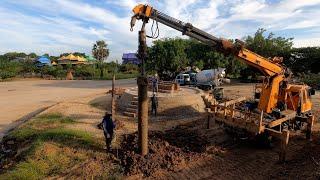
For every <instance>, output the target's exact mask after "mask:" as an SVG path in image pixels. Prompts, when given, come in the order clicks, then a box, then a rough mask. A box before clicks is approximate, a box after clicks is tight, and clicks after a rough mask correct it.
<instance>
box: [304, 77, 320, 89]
mask: <svg viewBox="0 0 320 180" xmlns="http://www.w3.org/2000/svg"><path fill="white" fill-rule="evenodd" d="M300 79H301V81H302V82H304V83H306V84H308V85H309V86H311V87H313V88H316V89H320V74H313V73H309V74H302V75H300Z"/></svg>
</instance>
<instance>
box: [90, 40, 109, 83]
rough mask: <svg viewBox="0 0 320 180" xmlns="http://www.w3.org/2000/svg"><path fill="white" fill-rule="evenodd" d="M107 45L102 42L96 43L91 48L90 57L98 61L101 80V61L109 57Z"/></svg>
mask: <svg viewBox="0 0 320 180" xmlns="http://www.w3.org/2000/svg"><path fill="white" fill-rule="evenodd" d="M107 46H108V45H107V44H106V42H104V41H103V40H101V41H97V42H96V43H95V44H94V45H93V48H92V55H93V56H94V57H95V58H96V59H97V60H98V61H99V67H100V77H101V78H103V70H104V66H103V61H104V60H106V59H107V58H108V56H109V49H108V47H107Z"/></svg>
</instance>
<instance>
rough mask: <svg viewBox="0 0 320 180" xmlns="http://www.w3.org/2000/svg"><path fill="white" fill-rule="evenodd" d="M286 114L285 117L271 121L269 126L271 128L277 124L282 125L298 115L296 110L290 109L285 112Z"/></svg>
mask: <svg viewBox="0 0 320 180" xmlns="http://www.w3.org/2000/svg"><path fill="white" fill-rule="evenodd" d="M284 114H285V117H284V118H280V119H277V120H274V121H271V122H270V123H268V125H267V126H268V127H269V128H273V127H275V126H278V125H280V124H281V123H283V122H285V121H288V120H290V119H294V118H295V117H296V112H294V111H290V112H284Z"/></svg>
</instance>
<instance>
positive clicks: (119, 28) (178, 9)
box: [0, 0, 320, 62]
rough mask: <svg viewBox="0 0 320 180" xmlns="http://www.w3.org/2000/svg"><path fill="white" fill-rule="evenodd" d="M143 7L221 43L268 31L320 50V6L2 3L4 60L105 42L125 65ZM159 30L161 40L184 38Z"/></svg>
mask: <svg viewBox="0 0 320 180" xmlns="http://www.w3.org/2000/svg"><path fill="white" fill-rule="evenodd" d="M140 3H142V4H149V5H151V6H153V7H154V8H155V9H157V10H159V11H161V12H163V13H166V14H168V15H170V16H172V17H175V18H176V19H179V20H182V21H184V22H190V23H192V24H193V26H195V27H198V28H200V29H202V30H205V31H206V32H209V33H211V34H212V35H214V36H217V37H223V38H232V39H235V38H238V39H239V38H243V37H245V36H247V35H253V34H254V33H255V32H256V31H257V29H258V28H265V29H267V31H268V32H273V33H274V34H275V35H276V36H283V37H287V38H289V37H293V38H294V46H295V47H306V46H320V0H150V1H136V0H0V54H3V53H6V52H11V51H17V52H25V53H30V52H35V53H37V54H38V55H41V54H45V53H49V55H56V56H57V55H60V54H62V53H65V52H85V53H87V54H91V49H92V46H93V43H94V42H95V41H97V40H104V41H106V42H107V44H108V47H109V49H110V56H109V58H108V61H114V60H119V61H120V62H121V56H122V54H123V53H128V52H136V51H137V47H138V29H139V27H140V26H139V25H140V24H137V25H136V27H135V29H134V31H133V32H130V19H131V16H132V9H133V7H134V6H135V5H137V4H140ZM151 24H152V23H149V25H148V26H147V34H151V31H150V28H151ZM159 29H160V36H159V38H165V37H183V36H182V35H181V33H180V32H177V31H175V30H173V29H170V28H168V27H165V26H164V25H159ZM183 38H186V37H183ZM148 45H152V40H148Z"/></svg>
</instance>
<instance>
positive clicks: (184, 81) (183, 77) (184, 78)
mask: <svg viewBox="0 0 320 180" xmlns="http://www.w3.org/2000/svg"><path fill="white" fill-rule="evenodd" d="M175 82H176V83H178V84H179V85H188V84H190V75H189V74H178V75H177V76H176V79H175Z"/></svg>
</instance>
